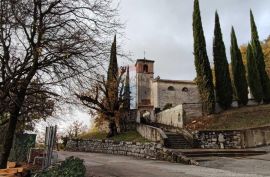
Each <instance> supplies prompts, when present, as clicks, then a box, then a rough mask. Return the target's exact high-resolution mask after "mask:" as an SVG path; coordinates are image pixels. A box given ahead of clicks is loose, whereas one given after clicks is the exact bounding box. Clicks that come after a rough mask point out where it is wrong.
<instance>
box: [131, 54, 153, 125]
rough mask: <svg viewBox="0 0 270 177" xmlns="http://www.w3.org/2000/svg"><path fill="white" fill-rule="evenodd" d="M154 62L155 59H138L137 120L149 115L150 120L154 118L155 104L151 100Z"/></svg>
mask: <svg viewBox="0 0 270 177" xmlns="http://www.w3.org/2000/svg"><path fill="white" fill-rule="evenodd" d="M154 62H155V61H153V60H147V59H138V60H137V62H136V64H135V67H136V92H137V94H136V107H137V111H138V113H137V122H140V120H141V118H142V117H145V116H146V115H148V118H149V119H150V120H152V119H153V116H154V114H153V112H154V111H153V109H154V106H153V104H152V100H151V95H152V93H151V90H152V89H151V87H152V86H151V83H152V80H153V77H154Z"/></svg>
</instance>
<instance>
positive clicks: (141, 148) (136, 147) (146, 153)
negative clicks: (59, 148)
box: [66, 140, 198, 165]
mask: <svg viewBox="0 0 270 177" xmlns="http://www.w3.org/2000/svg"><path fill="white" fill-rule="evenodd" d="M66 150H69V151H79V152H95V153H107V154H116V155H126V156H134V157H139V158H146V159H157V160H165V161H170V162H177V163H185V164H191V165H198V163H197V162H196V161H194V160H191V159H189V158H187V157H185V156H184V155H182V154H181V153H180V152H174V151H172V150H169V149H166V148H164V147H163V146H162V145H161V144H159V143H139V142H123V141H120V142H119V141H113V140H77V141H76V140H69V141H68V143H67V146H66Z"/></svg>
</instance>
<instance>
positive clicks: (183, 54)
mask: <svg viewBox="0 0 270 177" xmlns="http://www.w3.org/2000/svg"><path fill="white" fill-rule="evenodd" d="M200 6H201V15H202V20H203V27H204V33H205V37H206V42H207V50H208V56H209V59H210V60H212V39H213V30H214V29H213V28H214V12H215V11H216V10H218V12H219V15H220V20H221V27H222V30H223V38H224V42H225V45H226V49H227V57H228V59H229V58H230V56H229V48H230V30H231V26H232V25H234V27H235V30H236V33H237V37H238V40H239V44H243V43H247V42H248V41H249V40H250V28H249V9H250V8H252V10H253V13H254V16H255V20H256V22H257V26H258V31H259V35H260V38H261V39H265V38H266V37H267V36H268V35H269V34H270V21H269V19H270V11H269V9H268V8H267V7H270V1H269V0H259V1H258V0H200ZM120 7H121V10H120V15H121V19H122V20H123V21H126V31H125V33H126V37H127V38H128V40H127V41H126V42H125V43H126V45H125V46H123V47H124V48H125V49H126V50H128V51H131V52H132V53H133V56H132V58H133V59H136V58H143V52H144V50H146V57H147V58H148V59H154V60H155V61H156V63H155V75H156V76H157V75H160V76H161V77H162V78H168V79H185V80H186V79H191V80H192V79H194V77H195V75H196V74H195V68H194V65H193V63H194V61H193V60H194V58H193V54H192V52H193V36H192V12H193V1H192V0H122V1H121V4H120Z"/></svg>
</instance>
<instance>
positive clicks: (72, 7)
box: [0, 0, 120, 168]
mask: <svg viewBox="0 0 270 177" xmlns="http://www.w3.org/2000/svg"><path fill="white" fill-rule="evenodd" d="M118 27H120V24H119V22H118V20H117V7H115V8H114V7H113V3H112V0H33V1H28V0H1V2H0V61H1V62H0V100H1V103H0V105H1V108H0V114H4V113H7V114H8V115H9V122H8V125H7V131H6V132H5V139H4V142H3V151H2V152H1V155H0V168H5V167H6V162H7V159H8V156H9V153H10V149H11V147H12V141H13V135H14V133H15V129H16V125H17V122H18V117H19V115H20V113H21V111H22V106H23V104H24V102H25V100H26V95H27V93H28V89H29V88H30V87H29V86H30V84H31V82H32V81H33V80H39V82H40V84H42V85H43V86H46V87H51V88H52V92H57V91H58V90H59V89H58V88H56V87H57V86H60V87H63V86H65V87H68V86H76V85H78V84H80V83H81V82H84V83H85V82H87V81H88V80H87V79H86V78H89V74H91V72H93V71H94V69H95V68H96V67H97V66H99V65H100V63H101V61H102V60H103V59H104V58H106V57H104V56H107V54H108V51H109V50H107V49H108V47H109V46H108V39H110V36H112V35H113V34H115V33H116V29H117V28H118ZM89 80H90V79H89ZM75 81H76V83H75ZM33 94H34V93H33Z"/></svg>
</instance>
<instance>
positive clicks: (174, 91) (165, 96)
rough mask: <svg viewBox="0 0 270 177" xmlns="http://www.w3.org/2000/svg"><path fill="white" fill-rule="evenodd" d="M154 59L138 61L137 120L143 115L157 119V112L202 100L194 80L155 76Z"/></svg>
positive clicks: (136, 65) (139, 120)
mask: <svg viewBox="0 0 270 177" xmlns="http://www.w3.org/2000/svg"><path fill="white" fill-rule="evenodd" d="M154 63H155V61H153V60H148V59H138V60H137V61H136V64H135V67H136V110H137V122H141V119H142V118H143V117H148V118H149V119H151V120H153V121H154V120H155V117H156V113H158V112H160V111H162V110H164V108H165V109H166V107H169V108H170V107H175V106H177V105H182V104H197V103H199V102H200V97H199V92H198V89H197V85H196V84H195V82H194V81H186V80H167V79H161V78H160V77H159V76H158V77H156V78H154Z"/></svg>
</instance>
